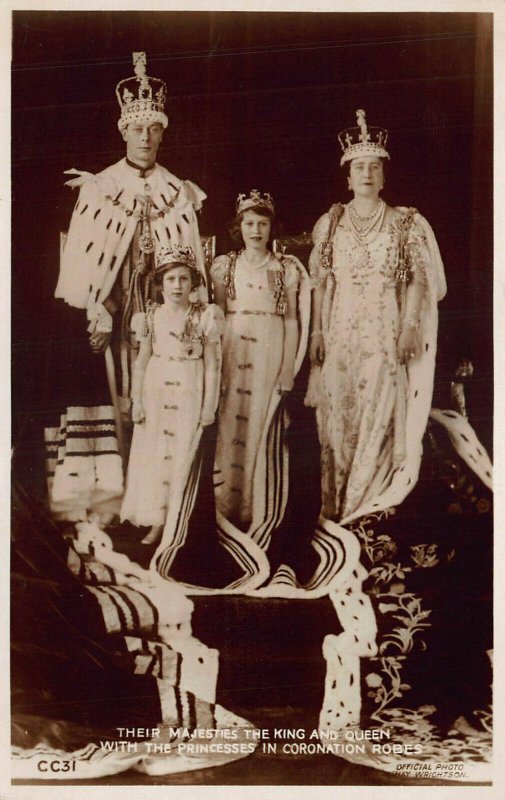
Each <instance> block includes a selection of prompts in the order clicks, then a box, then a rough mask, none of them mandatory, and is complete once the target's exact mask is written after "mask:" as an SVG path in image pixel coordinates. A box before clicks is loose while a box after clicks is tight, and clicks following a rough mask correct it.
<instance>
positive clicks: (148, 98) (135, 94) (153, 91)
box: [116, 53, 168, 131]
mask: <svg viewBox="0 0 505 800" xmlns="http://www.w3.org/2000/svg"><path fill="white" fill-rule="evenodd" d="M132 57H133V67H134V71H135V75H134V76H132V77H131V78H126V79H125V80H123V81H120V82H119V83H118V85H117V86H116V97H117V99H118V103H119V107H120V109H121V117H120V119H119V122H118V127H119V129H120V130H121V131H123V130H124V129H125V128H126V127H127V125H129V124H130V123H131V122H147V123H153V122H159V123H160V124H161V125H163V127H164V128H166V127H167V125H168V118H167V116H166V114H165V113H164V108H165V101H166V99H167V85H166V83H164V82H163V81H162V80H160V79H159V78H150V77H149V76H148V75H146V65H147V61H146V54H145V53H132Z"/></svg>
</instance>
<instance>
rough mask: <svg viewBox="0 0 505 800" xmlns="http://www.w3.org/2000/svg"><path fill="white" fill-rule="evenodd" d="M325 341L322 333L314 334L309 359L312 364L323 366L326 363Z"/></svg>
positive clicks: (311, 339) (311, 338)
mask: <svg viewBox="0 0 505 800" xmlns="http://www.w3.org/2000/svg"><path fill="white" fill-rule="evenodd" d="M324 356H325V351H324V339H323V334H322V332H321V331H318V332H314V333H312V334H311V337H310V346H309V357H310V363H311V364H316V365H318V366H321V365H322V364H323V363H324Z"/></svg>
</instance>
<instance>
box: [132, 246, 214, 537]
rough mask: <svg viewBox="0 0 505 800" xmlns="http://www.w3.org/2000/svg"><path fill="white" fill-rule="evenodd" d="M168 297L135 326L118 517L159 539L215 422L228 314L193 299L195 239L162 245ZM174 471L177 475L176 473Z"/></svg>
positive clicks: (161, 270) (160, 264)
mask: <svg viewBox="0 0 505 800" xmlns="http://www.w3.org/2000/svg"><path fill="white" fill-rule="evenodd" d="M153 283H154V286H155V287H157V288H158V290H159V289H160V288H161V293H162V296H163V303H162V304H161V305H159V304H157V303H149V304H148V308H147V311H146V313H145V314H143V313H141V314H136V315H135V316H134V318H133V320H132V328H133V329H134V331H135V333H136V335H137V338H138V340H139V342H140V349H139V354H138V357H137V360H136V362H135V366H134V370H133V381H132V402H133V407H132V419H133V422H134V423H135V428H134V433H133V441H132V446H131V451H130V459H129V463H128V474H127V480H126V492H125V496H124V499H123V505H122V508H121V519H122V520H130V522H132V523H133V524H134V525H138V526H150V527H151V530H150V531H149V533H148V534H147V536H145V537H144V539H142V543H143V544H149V545H151V544H156V543H157V542H158V541H159V540H160V539H161V535H162V531H163V528H164V525H165V521H166V518H167V514H168V510H169V508H170V506H171V504H172V503H173V502H178V500H177V497H175V496H174V495H175V494H176V492H174V486H175V484H177V485H179V484H180V481H179V478H180V474H179V473H180V470H181V469H184V466H183V465H184V464H185V463H186V461H187V454H188V452H191V450H192V443H193V441H194V439H195V437H196V436H198V435H199V428H200V426H202V427H205V426H206V425H211V424H212V423H213V422H214V417H215V411H216V406H217V400H218V392H219V360H220V358H219V348H220V335H221V330H222V326H223V314H222V312H221V309H220V308H218V306H216V305H213V304H206V303H200V302H192V301H191V300H190V295H191V292H192V291H193V290H194V289H196V288H197V286H199V285H200V283H201V275H200V272H199V271H198V269H197V266H196V258H195V253H194V251H193V249H192V248H191V247H180V246H177V245H176V246H175V247H174V248H173V249H171V248H165V247H162V248H160V250H159V252H158V255H157V265H156V270H155V274H154V278H153ZM176 478H177V480H176Z"/></svg>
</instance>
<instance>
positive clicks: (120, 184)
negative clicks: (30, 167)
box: [55, 53, 205, 433]
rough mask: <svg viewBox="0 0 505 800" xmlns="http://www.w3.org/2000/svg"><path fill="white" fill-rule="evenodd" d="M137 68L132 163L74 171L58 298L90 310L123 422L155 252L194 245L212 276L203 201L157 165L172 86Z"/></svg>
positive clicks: (131, 97) (126, 83)
mask: <svg viewBox="0 0 505 800" xmlns="http://www.w3.org/2000/svg"><path fill="white" fill-rule="evenodd" d="M133 65H134V72H135V74H134V75H133V76H132V77H131V78H127V79H126V80H123V81H121V82H120V83H119V84H118V85H117V88H116V95H117V99H118V102H119V106H120V109H121V116H120V118H119V120H118V128H119V131H120V133H121V135H122V137H123V140H124V142H125V144H126V157H125V158H123V159H121V161H119V162H117V163H116V164H113V165H112V166H110V167H107V168H106V169H104V170H103V171H102V172H99V173H98V174H96V175H93V174H91V173H89V172H80V171H78V170H76V169H71V170H68V171H67V174H72V175H74V176H76V177H73V178H72V179H71V180H69V181H68V182H67V184H66V185H68V186H71V187H78V188H79V189H80V191H79V198H78V201H77V203H76V205H75V208H74V212H73V215H72V219H71V222H70V227H69V231H68V235H67V238H66V242H65V245H64V249H63V254H62V259H61V265H60V275H59V280H58V284H57V287H56V292H55V296H56V297H57V298H62V299H63V300H64V301H65V302H67V303H68V304H69V305H71V306H74V307H76V308H82V309H85V311H86V315H87V320H88V332H89V337H90V344H91V348H92V350H93V351H94V352H95V353H97V354H105V357H106V365H107V374H108V378H109V386H110V388H111V394H112V400H113V403H114V405H115V406H116V409H117V410H118V416H119V417H120V418H122V419H123V420H124V419H128V414H129V408H130V379H131V369H132V366H133V361H134V359H135V357H136V353H137V347H138V345H136V343H135V339H134V337H133V335H132V331H131V328H130V321H131V318H132V316H133V315H134V314H135V313H137V312H139V311H144V310H145V307H146V304H147V301H148V300H149V299H150V298H151V294H152V287H151V278H152V275H153V273H154V268H155V265H156V252H157V250H158V249H159V248H161V247H174V245H182V246H188V245H189V246H191V247H192V248H193V250H194V252H195V254H196V259H197V266H198V268H199V269H200V271H201V272H202V273H203V274H204V256H203V251H202V246H201V242H200V236H199V232H198V221H197V216H196V212H197V211H198V210H199V209H200V208H201V205H202V201H203V200H204V199H205V194H204V193H203V192H202V191H201V190H200V189H199V188H198V187H197V186H196V185H195V184H194V183H192V182H191V181H188V180H180V179H179V178H176V177H175V175H172V173H170V172H169V171H168V170H167V169H165V168H164V167H162V166H161V165H160V164H158V163H157V162H156V156H157V153H158V148H159V146H160V144H161V141H162V139H163V133H164V131H165V129H166V128H167V126H168V118H167V116H166V114H165V101H166V96H167V87H166V84H165V83H164V82H163V81H161V80H159V79H158V78H151V77H149V76H148V75H147V74H146V54H145V53H133ZM200 292H205V287H201V288H200ZM202 299H203V298H202ZM118 433H119V432H118Z"/></svg>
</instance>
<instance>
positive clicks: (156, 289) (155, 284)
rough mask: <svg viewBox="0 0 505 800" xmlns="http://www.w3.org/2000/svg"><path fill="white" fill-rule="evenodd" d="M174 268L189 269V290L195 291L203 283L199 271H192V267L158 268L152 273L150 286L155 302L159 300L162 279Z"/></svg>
mask: <svg viewBox="0 0 505 800" xmlns="http://www.w3.org/2000/svg"><path fill="white" fill-rule="evenodd" d="M174 267H186V269H189V274H190V275H191V289H192V290H193V289H197V288H198V287H199V286H201V284H202V283H203V280H202V275H201V273H200V271H199V270H197V269H193V267H188V265H187V264H167V265H166V267H158V269H157V270H156V272H155V273H154V275H153V277H152V279H151V285H152V288H153V295H154V299H155V300H156V302H158V301H159V300H160V298H161V287H162V285H163V278H164V276H165V273H166V272H169V271H170V270H171V269H174Z"/></svg>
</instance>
